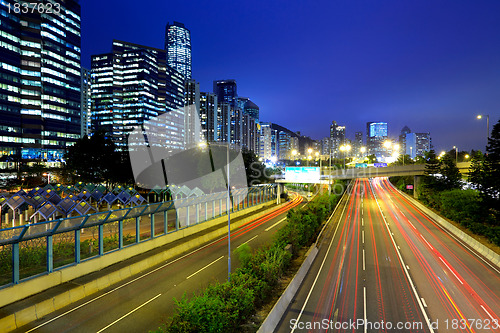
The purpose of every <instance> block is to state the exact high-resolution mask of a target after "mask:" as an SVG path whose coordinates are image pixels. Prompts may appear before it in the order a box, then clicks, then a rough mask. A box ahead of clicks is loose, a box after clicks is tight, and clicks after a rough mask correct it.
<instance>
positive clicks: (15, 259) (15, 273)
mask: <svg viewBox="0 0 500 333" xmlns="http://www.w3.org/2000/svg"><path fill="white" fill-rule="evenodd" d="M12 283H14V284H18V283H19V243H14V244H12Z"/></svg>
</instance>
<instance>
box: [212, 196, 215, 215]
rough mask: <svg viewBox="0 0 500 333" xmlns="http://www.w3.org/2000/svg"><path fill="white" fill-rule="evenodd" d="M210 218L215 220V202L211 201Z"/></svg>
mask: <svg viewBox="0 0 500 333" xmlns="http://www.w3.org/2000/svg"><path fill="white" fill-rule="evenodd" d="M212 218H215V200H212Z"/></svg>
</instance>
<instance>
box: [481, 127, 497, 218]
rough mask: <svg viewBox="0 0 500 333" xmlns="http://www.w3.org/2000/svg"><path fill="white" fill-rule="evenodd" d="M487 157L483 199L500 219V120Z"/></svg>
mask: <svg viewBox="0 0 500 333" xmlns="http://www.w3.org/2000/svg"><path fill="white" fill-rule="evenodd" d="M486 151H487V153H488V154H487V155H486V157H485V159H484V162H483V179H482V184H481V185H482V189H481V193H482V199H483V201H484V202H485V204H486V206H487V207H488V208H489V209H490V210H491V211H492V213H493V214H494V215H495V216H496V220H497V221H499V218H500V208H499V207H500V120H499V121H498V122H497V123H496V124H495V125H494V126H493V130H492V132H491V137H490V138H488V146H487V147H486Z"/></svg>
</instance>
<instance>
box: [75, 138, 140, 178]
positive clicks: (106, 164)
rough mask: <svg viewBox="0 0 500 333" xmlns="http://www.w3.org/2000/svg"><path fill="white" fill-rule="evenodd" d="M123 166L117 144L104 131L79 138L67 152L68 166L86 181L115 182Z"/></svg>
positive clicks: (77, 176)
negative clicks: (117, 173)
mask: <svg viewBox="0 0 500 333" xmlns="http://www.w3.org/2000/svg"><path fill="white" fill-rule="evenodd" d="M117 165H118V168H117V167H116V166H117ZM121 166H123V164H122V158H121V156H120V154H119V153H117V152H116V145H115V144H114V143H113V141H111V139H109V138H106V137H105V135H104V133H103V132H97V133H94V135H92V136H91V137H90V138H88V137H83V138H81V139H79V140H78V141H77V142H76V143H75V144H74V145H73V146H72V147H70V148H69V149H68V152H67V154H66V168H67V169H68V171H70V172H72V173H73V175H75V176H76V178H77V179H80V180H82V181H84V182H93V183H101V182H106V183H107V184H109V183H113V179H114V178H116V172H120V171H119V169H120V167H121ZM129 167H130V166H129Z"/></svg>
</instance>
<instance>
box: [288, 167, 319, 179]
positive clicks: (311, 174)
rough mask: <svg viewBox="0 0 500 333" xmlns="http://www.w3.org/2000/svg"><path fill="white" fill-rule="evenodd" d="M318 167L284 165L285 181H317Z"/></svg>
mask: <svg viewBox="0 0 500 333" xmlns="http://www.w3.org/2000/svg"><path fill="white" fill-rule="evenodd" d="M319 179H320V170H319V168H318V167H286V168H285V181H287V182H290V183H319Z"/></svg>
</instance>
